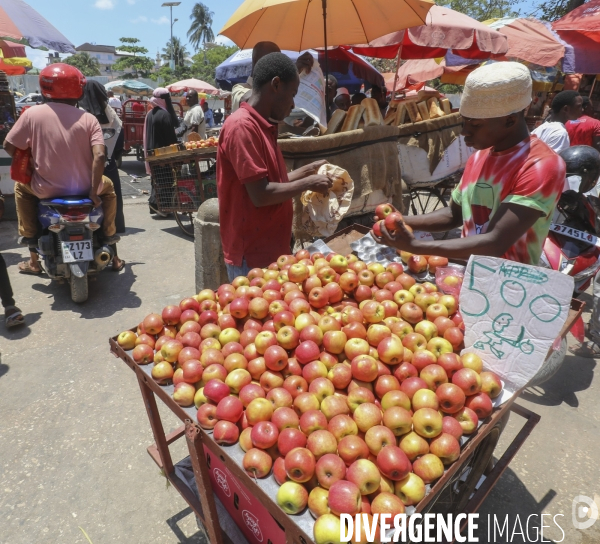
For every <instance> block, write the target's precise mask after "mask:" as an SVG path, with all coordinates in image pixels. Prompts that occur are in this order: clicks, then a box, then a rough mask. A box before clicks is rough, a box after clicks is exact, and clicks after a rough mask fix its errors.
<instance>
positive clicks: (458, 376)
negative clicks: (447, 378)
mask: <svg viewBox="0 0 600 544" xmlns="http://www.w3.org/2000/svg"><path fill="white" fill-rule="evenodd" d="M463 364H464V363H463ZM452 383H453V384H455V385H458V387H460V388H461V389H462V390H463V392H464V393H465V395H466V396H467V397H468V396H470V395H475V394H477V393H479V392H480V391H481V378H480V376H479V374H477V372H475V371H474V370H473V369H471V368H461V369H460V370H457V371H456V372H455V373H454V375H453V376H452Z"/></svg>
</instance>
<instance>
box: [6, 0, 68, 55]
mask: <svg viewBox="0 0 600 544" xmlns="http://www.w3.org/2000/svg"><path fill="white" fill-rule="evenodd" d="M0 39H3V40H7V41H10V42H17V43H20V44H22V45H28V46H29V47H33V48H34V49H52V50H54V51H59V52H61V53H76V52H77V51H75V47H74V46H73V44H72V43H71V42H70V41H69V40H67V38H65V37H64V36H63V35H62V34H61V33H60V32H59V31H58V30H57V29H56V28H54V26H52V25H51V24H50V23H49V22H48V21H47V20H46V19H44V17H42V16H41V15H40V14H39V13H38V12H37V11H35V10H34V9H33V8H32V7H31V6H30V5H28V4H26V3H25V2H23V1H22V0H0Z"/></svg>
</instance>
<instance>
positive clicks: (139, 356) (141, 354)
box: [131, 344, 170, 370]
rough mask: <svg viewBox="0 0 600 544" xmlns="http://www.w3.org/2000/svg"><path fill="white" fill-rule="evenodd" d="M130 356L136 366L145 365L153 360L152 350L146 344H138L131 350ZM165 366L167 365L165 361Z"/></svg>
mask: <svg viewBox="0 0 600 544" xmlns="http://www.w3.org/2000/svg"><path fill="white" fill-rule="evenodd" d="M131 356H132V357H133V360H134V361H135V362H136V363H137V364H138V365H147V364H148V363H151V362H152V361H153V360H154V350H153V349H152V348H151V347H150V346H149V345H148V344H138V345H137V346H135V347H134V348H133V353H132V354H131ZM165 364H169V363H168V362H166V361H165ZM169 366H170V364H169ZM154 368H156V367H154ZM152 370H154V369H152Z"/></svg>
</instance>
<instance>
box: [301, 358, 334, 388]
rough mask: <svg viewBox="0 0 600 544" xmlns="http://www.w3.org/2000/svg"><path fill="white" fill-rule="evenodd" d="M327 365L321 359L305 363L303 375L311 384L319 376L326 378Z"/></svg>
mask: <svg viewBox="0 0 600 544" xmlns="http://www.w3.org/2000/svg"><path fill="white" fill-rule="evenodd" d="M327 372H328V370H327V367H326V366H325V364H323V363H322V362H321V361H313V362H312V363H308V364H307V365H304V368H303V369H302V377H303V378H304V379H305V380H306V381H307V383H308V384H309V385H310V384H311V383H312V382H313V381H314V380H316V379H317V378H325V377H326V376H327Z"/></svg>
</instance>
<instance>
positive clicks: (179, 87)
mask: <svg viewBox="0 0 600 544" xmlns="http://www.w3.org/2000/svg"><path fill="white" fill-rule="evenodd" d="M167 89H168V90H169V92H171V93H179V92H181V91H185V92H187V91H189V90H191V89H194V90H195V91H198V92H199V93H205V94H208V95H212V96H214V95H218V94H219V89H217V88H216V87H213V86H212V85H211V84H210V83H206V82H205V81H202V80H200V79H193V78H192V79H184V80H182V81H177V82H176V83H171V85H167Z"/></svg>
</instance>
